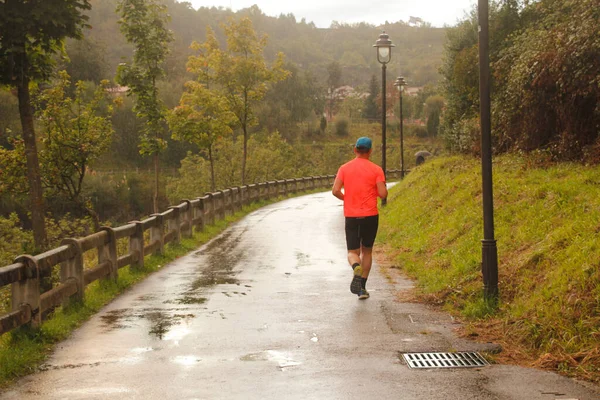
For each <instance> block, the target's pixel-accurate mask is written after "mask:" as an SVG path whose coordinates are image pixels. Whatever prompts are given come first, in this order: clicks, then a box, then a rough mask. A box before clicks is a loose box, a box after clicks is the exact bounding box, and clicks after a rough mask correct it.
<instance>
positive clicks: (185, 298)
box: [163, 295, 208, 304]
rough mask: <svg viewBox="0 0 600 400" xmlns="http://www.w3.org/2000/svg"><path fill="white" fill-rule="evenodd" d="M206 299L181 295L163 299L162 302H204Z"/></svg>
mask: <svg viewBox="0 0 600 400" xmlns="http://www.w3.org/2000/svg"><path fill="white" fill-rule="evenodd" d="M207 300H208V299H207V298H206V297H196V296H187V295H186V296H183V297H179V298H177V299H175V300H165V301H163V304H204V303H206V301H207Z"/></svg>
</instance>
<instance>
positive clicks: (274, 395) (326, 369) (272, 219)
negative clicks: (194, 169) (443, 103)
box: [0, 193, 600, 400]
mask: <svg viewBox="0 0 600 400" xmlns="http://www.w3.org/2000/svg"><path fill="white" fill-rule="evenodd" d="M350 279H351V271H350V267H349V266H348V265H347V262H346V251H345V241H344V233H343V215H342V208H341V203H340V202H339V201H338V200H337V199H335V198H333V196H332V195H331V194H330V193H319V194H313V195H307V196H302V197H298V198H294V199H288V200H284V201H282V202H280V203H277V204H273V205H270V206H267V207H264V208H262V209H260V210H258V211H255V212H253V213H251V214H249V215H248V216H247V217H245V218H244V219H242V220H241V221H240V222H238V223H236V224H234V225H232V226H231V227H230V228H228V229H227V230H226V231H225V232H224V233H223V234H221V235H220V236H219V237H217V238H215V239H214V240H213V241H211V242H209V243H207V244H206V245H205V246H203V247H201V248H200V249H198V250H197V251H195V252H193V253H191V254H189V255H187V256H185V257H182V258H180V259H178V260H176V261H175V262H173V263H171V264H169V265H167V266H165V267H164V268H163V269H161V270H160V271H159V272H156V273H155V274H153V275H151V276H150V277H149V278H148V279H146V280H145V281H144V282H142V283H140V284H138V285H137V286H135V287H134V288H133V289H131V290H130V291H129V292H127V293H125V294H123V295H122V296H121V297H120V298H118V299H117V300H115V301H113V302H112V303H111V304H109V305H108V306H107V307H105V308H104V309H103V310H101V312H99V313H98V314H97V315H95V316H94V317H93V318H91V319H90V320H89V321H88V322H87V323H85V324H84V325H83V326H82V327H81V328H80V329H78V330H77V331H75V332H74V334H73V335H72V337H71V338H69V339H68V340H66V341H64V342H63V343H62V344H60V345H59V346H57V349H56V351H55V353H54V354H53V356H52V357H50V359H49V360H48V362H47V363H46V365H45V366H44V367H43V368H42V370H41V371H39V372H38V373H36V374H34V375H31V376H29V377H27V378H24V379H22V380H20V381H18V382H16V383H15V385H13V386H12V387H11V388H9V389H8V390H7V391H5V392H4V393H3V394H2V395H1V396H0V397H1V398H2V399H17V398H18V399H39V398H43V399H64V398H69V399H89V398H94V399H113V398H114V399H120V398H128V399H193V398H203V399H257V398H261V399H303V400H305V399H348V398H362V397H368V398H382V399H392V398H394V399H409V398H410V399H427V400H435V399H440V400H441V399H450V398H460V399H478V400H486V399H555V398H557V397H560V398H577V399H580V400H584V399H585V400H587V399H590V400H591V399H597V398H598V397H600V391H596V390H595V389H594V388H593V387H590V386H588V387H586V386H583V385H581V384H579V383H577V382H575V381H573V380H570V379H568V378H565V377H561V376H559V375H556V374H552V373H548V372H542V371H538V370H532V369H525V368H520V367H514V366H504V365H491V366H487V367H482V368H476V369H437V370H435V369H430V370H413V369H409V368H408V367H407V366H406V365H405V364H404V363H403V362H402V361H401V360H400V358H399V353H400V352H414V351H483V350H486V349H488V348H492V347H493V346H489V345H487V346H486V345H481V344H477V343H475V342H469V341H464V340H461V339H458V338H457V337H456V336H455V335H454V333H453V331H454V328H455V327H456V326H457V324H456V323H455V322H454V321H453V320H452V318H451V317H450V316H448V315H446V314H441V313H436V312H433V311H431V310H428V309H427V308H425V307H424V306H421V305H418V304H411V303H400V302H398V301H396V300H395V298H396V297H395V294H396V293H395V292H396V291H397V290H405V289H407V288H410V287H411V286H412V284H411V282H410V281H400V282H398V283H397V284H396V285H391V284H390V283H388V282H387V280H386V279H385V278H384V277H383V276H382V274H381V272H380V270H379V268H378V266H375V268H374V269H373V274H372V277H371V278H370V280H369V283H368V287H369V289H370V292H371V298H370V299H368V300H365V301H360V300H358V299H357V297H356V296H355V295H352V294H350V292H349V288H348V286H349V282H350ZM559 394H560V396H559Z"/></svg>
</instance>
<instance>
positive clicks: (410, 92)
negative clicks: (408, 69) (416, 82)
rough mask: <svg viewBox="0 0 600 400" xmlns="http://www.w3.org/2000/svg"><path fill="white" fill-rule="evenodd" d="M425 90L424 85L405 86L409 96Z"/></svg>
mask: <svg viewBox="0 0 600 400" xmlns="http://www.w3.org/2000/svg"><path fill="white" fill-rule="evenodd" d="M421 90H423V86H414V87H408V86H406V87H405V88H404V93H405V94H406V95H407V96H416V95H417V94H419V92H420V91H421Z"/></svg>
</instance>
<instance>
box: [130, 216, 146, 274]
mask: <svg viewBox="0 0 600 400" xmlns="http://www.w3.org/2000/svg"><path fill="white" fill-rule="evenodd" d="M132 223H134V224H135V233H134V234H133V235H131V236H130V237H129V252H130V253H131V254H132V255H134V259H135V261H132V262H131V265H130V266H131V267H132V268H134V269H143V268H144V224H142V223H141V222H140V221H132Z"/></svg>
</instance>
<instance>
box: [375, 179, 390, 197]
mask: <svg viewBox="0 0 600 400" xmlns="http://www.w3.org/2000/svg"><path fill="white" fill-rule="evenodd" d="M377 194H378V195H379V197H381V198H382V199H387V196H388V191H387V186H386V185H385V182H377Z"/></svg>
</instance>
